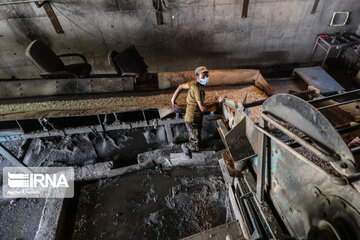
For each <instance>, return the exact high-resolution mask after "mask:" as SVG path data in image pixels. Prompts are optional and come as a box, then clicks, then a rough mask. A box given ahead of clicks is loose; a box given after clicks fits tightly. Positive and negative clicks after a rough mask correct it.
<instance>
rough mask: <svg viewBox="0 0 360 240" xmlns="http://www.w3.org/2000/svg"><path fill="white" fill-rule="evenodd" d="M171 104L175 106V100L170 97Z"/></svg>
mask: <svg viewBox="0 0 360 240" xmlns="http://www.w3.org/2000/svg"><path fill="white" fill-rule="evenodd" d="M171 106H172V107H176V101H175V100H174V99H171Z"/></svg>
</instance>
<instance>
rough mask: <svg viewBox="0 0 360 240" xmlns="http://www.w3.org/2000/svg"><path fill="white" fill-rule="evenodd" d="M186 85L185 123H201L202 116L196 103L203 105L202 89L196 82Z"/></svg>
mask: <svg viewBox="0 0 360 240" xmlns="http://www.w3.org/2000/svg"><path fill="white" fill-rule="evenodd" d="M187 84H188V85H189V90H188V95H187V98H186V103H187V105H186V114H185V122H201V121H202V117H203V114H202V112H201V110H200V108H199V105H198V103H197V101H201V102H202V103H203V104H204V100H205V92H204V89H203V88H202V86H201V84H200V83H198V82H197V81H196V80H194V81H191V82H188V83H187Z"/></svg>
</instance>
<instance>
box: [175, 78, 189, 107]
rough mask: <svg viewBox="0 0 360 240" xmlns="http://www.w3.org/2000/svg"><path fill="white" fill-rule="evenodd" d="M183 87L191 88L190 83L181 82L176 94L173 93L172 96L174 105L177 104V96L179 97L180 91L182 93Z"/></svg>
mask: <svg viewBox="0 0 360 240" xmlns="http://www.w3.org/2000/svg"><path fill="white" fill-rule="evenodd" d="M183 89H189V84H187V83H183V84H180V85H179V86H178V88H177V89H176V91H175V92H174V95H173V96H172V98H171V104H172V106H173V107H175V105H176V98H177V97H178V95H179V93H180V92H181V91H182V90H183Z"/></svg>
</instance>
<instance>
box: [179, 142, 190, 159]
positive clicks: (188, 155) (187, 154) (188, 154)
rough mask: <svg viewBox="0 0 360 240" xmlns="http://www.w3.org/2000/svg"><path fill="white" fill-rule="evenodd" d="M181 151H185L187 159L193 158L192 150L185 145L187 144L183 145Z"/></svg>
mask: <svg viewBox="0 0 360 240" xmlns="http://www.w3.org/2000/svg"><path fill="white" fill-rule="evenodd" d="M181 149H182V150H183V151H184V154H185V157H186V158H187V159H191V158H192V154H191V151H190V149H189V148H188V147H187V146H186V145H185V144H181Z"/></svg>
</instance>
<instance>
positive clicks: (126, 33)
mask: <svg viewBox="0 0 360 240" xmlns="http://www.w3.org/2000/svg"><path fill="white" fill-rule="evenodd" d="M164 3H165V5H164V6H163V8H164V10H163V16H164V24H163V25H157V22H156V15H155V14H156V12H155V9H154V8H153V5H152V1H150V0H131V1H128V0H117V1H110V0H63V1H52V6H53V9H54V12H55V13H56V15H57V17H58V19H59V22H60V24H61V25H62V27H63V29H64V32H65V33H64V34H56V32H55V30H54V28H53V26H52V24H51V22H50V20H49V18H48V17H47V15H46V13H45V11H44V9H43V8H37V6H36V5H35V4H34V3H31V4H29V3H28V4H16V5H6V6H0V30H1V32H0V78H9V77H12V76H16V77H18V78H33V77H38V76H39V70H38V69H37V68H36V67H35V66H34V65H33V64H32V63H31V62H30V61H29V60H28V59H27V58H26V56H25V53H24V52H25V49H26V47H27V46H28V44H29V43H30V42H31V41H32V40H35V39H41V40H42V41H44V42H45V43H46V44H48V45H49V46H50V47H51V48H52V49H53V50H54V51H55V52H56V53H57V54H62V53H69V52H75V53H81V54H83V55H85V56H86V57H87V58H88V60H89V62H90V64H91V65H92V66H93V71H92V73H114V70H113V69H112V68H111V67H110V65H109V63H108V62H107V54H108V52H109V51H111V50H118V51H121V50H122V49H124V48H126V47H127V46H129V45H131V44H135V46H136V47H137V49H138V51H139V52H140V54H141V55H142V56H143V57H144V58H145V61H146V62H147V64H148V65H149V71H150V72H164V71H186V70H192V69H194V68H195V67H196V66H198V65H206V66H207V67H208V68H210V69H231V68H243V67H248V66H271V65H278V64H288V63H306V62H310V55H311V50H312V47H313V45H314V42H315V40H316V36H317V35H318V34H322V33H335V32H343V31H352V32H358V33H359V22H360V21H359V19H360V14H359V12H360V4H358V3H359V2H358V0H343V1H338V0H326V1H324V0H322V1H320V2H319V5H318V8H317V11H316V13H315V14H311V10H312V7H313V4H314V0H250V1H249V8H248V16H247V17H246V18H242V16H241V14H242V8H243V0H181V1H174V0H165V1H164ZM334 11H350V12H351V13H350V18H349V21H348V24H346V25H345V26H343V27H332V26H330V25H329V23H330V20H331V18H332V15H333V12H334ZM320 53H321V51H318V55H317V57H318V58H320V57H321V56H320ZM74 61H76V59H75V58H74V59H73V58H67V59H66V63H70V62H74Z"/></svg>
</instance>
